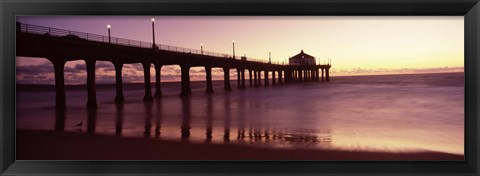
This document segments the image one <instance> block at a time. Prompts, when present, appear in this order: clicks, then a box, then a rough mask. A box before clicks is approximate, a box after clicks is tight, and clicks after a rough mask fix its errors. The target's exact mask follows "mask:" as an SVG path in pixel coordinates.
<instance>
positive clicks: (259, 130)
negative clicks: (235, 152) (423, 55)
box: [16, 73, 465, 155]
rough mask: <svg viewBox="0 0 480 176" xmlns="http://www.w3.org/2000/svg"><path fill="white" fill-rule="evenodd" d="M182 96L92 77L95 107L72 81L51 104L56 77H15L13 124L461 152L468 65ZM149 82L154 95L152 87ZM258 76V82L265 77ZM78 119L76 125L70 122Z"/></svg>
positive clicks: (169, 86)
mask: <svg viewBox="0 0 480 176" xmlns="http://www.w3.org/2000/svg"><path fill="white" fill-rule="evenodd" d="M236 83H237V81H236V80H232V81H231V86H232V89H233V90H232V91H224V90H223V81H214V85H213V86H214V91H215V92H214V93H213V94H211V95H208V94H206V93H205V88H206V83H205V82H204V81H197V82H192V84H191V86H192V95H191V96H190V97H187V98H182V97H179V94H180V83H178V82H170V83H162V93H163V96H162V98H160V99H155V100H154V101H153V102H150V103H145V102H143V101H142V99H143V95H144V88H143V84H124V96H125V102H124V103H123V104H116V103H115V102H114V98H115V86H114V85H97V90H96V91H97V103H98V109H97V110H95V111H87V109H86V102H87V90H86V88H85V85H79V86H68V87H67V91H66V99H67V110H66V111H65V112H64V113H56V111H55V106H54V105H55V91H54V87H53V86H52V85H44V86H40V85H17V94H16V102H17V103H16V107H17V109H16V114H17V116H16V125H17V129H19V130H22V129H41V130H55V129H57V130H64V131H69V132H76V133H92V134H105V135H116V136H121V137H124V138H151V139H152V140H157V139H165V140H173V141H188V142H193V143H229V144H238V145H253V146H259V147H267V148H302V149H304V148H319V149H327V150H328V149H332V150H339V149H340V150H351V151H381V152H412V151H413V152H415V151H438V152H445V153H452V154H460V155H463V154H464V87H465V84H464V73H437V74H404V75H380V76H342V77H340V76H338V77H331V79H330V81H329V82H304V83H293V84H282V85H276V86H272V85H270V86H268V87H264V86H261V87H248V79H247V80H246V84H247V89H245V90H241V89H238V88H237V85H236ZM153 84H154V83H152V93H153V94H154V93H155V88H154V86H153ZM262 84H263V82H262ZM80 122H82V126H81V127H77V126H76V125H77V124H79V123H80Z"/></svg>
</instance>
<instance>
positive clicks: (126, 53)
mask: <svg viewBox="0 0 480 176" xmlns="http://www.w3.org/2000/svg"><path fill="white" fill-rule="evenodd" d="M16 52H17V53H16V55H17V56H24V57H37V58H38V57H40V58H46V59H48V60H49V61H51V62H52V64H53V67H54V75H55V90H56V99H55V106H56V108H57V109H60V110H61V109H65V107H66V98H65V80H64V67H65V64H66V62H68V61H73V60H84V61H85V63H86V71H87V92H88V100H87V108H89V109H90V108H93V109H95V108H97V100H96V89H95V63H96V61H109V62H111V63H112V64H113V65H114V67H115V78H116V96H115V101H116V102H123V101H124V96H123V86H122V84H123V83H122V67H123V65H124V64H132V63H141V64H142V66H143V69H144V85H145V95H144V97H143V100H144V101H152V100H153V98H154V97H155V98H160V97H161V96H162V91H161V80H160V75H161V72H160V70H161V67H162V66H164V65H179V66H180V68H181V93H180V96H188V95H190V94H191V88H190V76H189V71H190V68H192V67H204V68H205V73H206V78H205V79H206V93H209V94H211V93H213V92H214V90H213V86H212V68H222V69H223V72H224V89H225V90H227V91H231V90H232V88H231V86H230V70H231V69H235V70H236V71H237V83H238V87H239V88H240V89H246V88H247V86H246V83H245V77H246V76H245V72H246V71H248V75H249V87H259V86H262V73H263V75H264V76H263V86H270V85H272V86H276V85H278V84H290V83H300V82H314V81H329V69H330V67H331V65H330V64H326V65H288V64H280V63H279V62H269V61H263V60H259V59H252V58H243V59H242V58H240V57H236V56H235V55H229V54H222V53H215V52H208V51H203V49H202V50H195V49H188V48H182V47H175V46H169V45H162V44H153V43H148V42H142V41H136V40H129V39H122V38H116V37H110V36H102V35H97V34H89V33H83V32H76V31H69V30H63V29H56V28H50V27H44V26H37V25H30V24H23V23H18V22H17V34H16ZM152 64H153V65H154V68H155V90H156V92H155V94H152V90H151V89H152V88H151V82H150V77H151V75H150V67H151V65H152ZM269 73H271V75H272V78H271V80H270V78H269ZM276 76H277V77H276Z"/></svg>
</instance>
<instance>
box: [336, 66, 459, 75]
mask: <svg viewBox="0 0 480 176" xmlns="http://www.w3.org/2000/svg"><path fill="white" fill-rule="evenodd" d="M463 71H464V68H463V67H434V68H418V69H417V68H401V69H385V68H378V69H365V68H353V69H349V70H346V69H334V68H332V69H331V70H330V73H334V74H338V75H369V74H412V73H444V72H463Z"/></svg>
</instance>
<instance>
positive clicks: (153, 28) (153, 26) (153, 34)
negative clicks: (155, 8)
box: [151, 18, 156, 49]
mask: <svg viewBox="0 0 480 176" xmlns="http://www.w3.org/2000/svg"><path fill="white" fill-rule="evenodd" d="M151 20H152V36H153V45H152V48H153V49H155V48H156V45H155V18H152V19H151Z"/></svg>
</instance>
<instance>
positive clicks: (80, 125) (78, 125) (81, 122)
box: [75, 121, 83, 127]
mask: <svg viewBox="0 0 480 176" xmlns="http://www.w3.org/2000/svg"><path fill="white" fill-rule="evenodd" d="M82 125H83V121H80V123H79V124H77V125H75V126H76V127H82Z"/></svg>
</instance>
